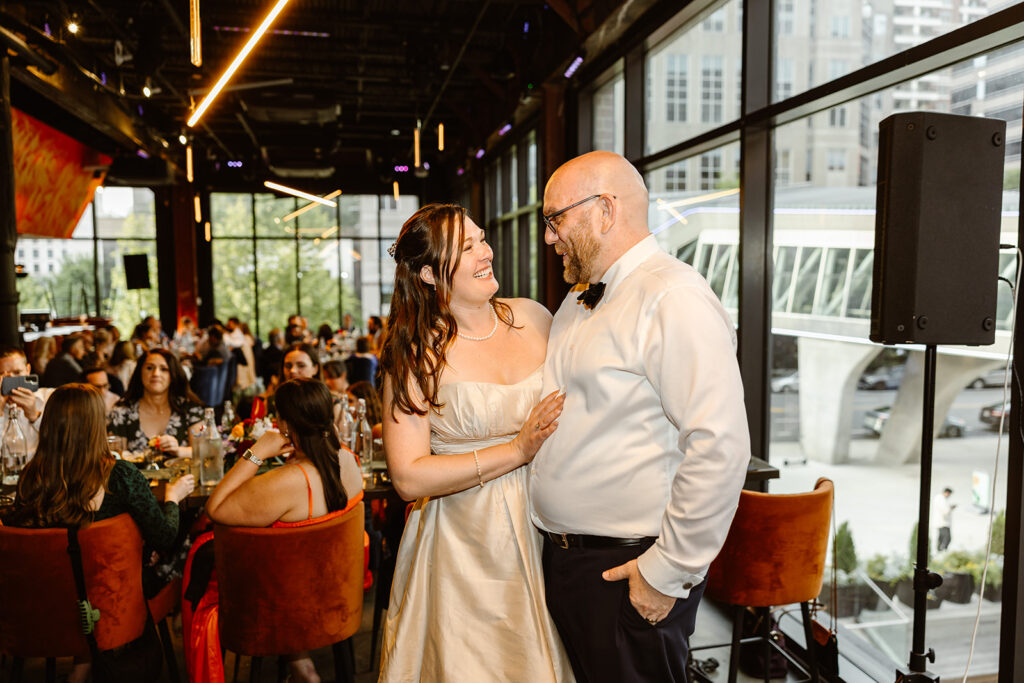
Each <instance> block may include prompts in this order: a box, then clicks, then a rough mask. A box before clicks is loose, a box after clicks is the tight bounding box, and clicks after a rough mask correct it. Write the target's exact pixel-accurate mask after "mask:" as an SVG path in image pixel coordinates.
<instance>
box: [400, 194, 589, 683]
mask: <svg viewBox="0 0 1024 683" xmlns="http://www.w3.org/2000/svg"><path fill="white" fill-rule="evenodd" d="M392 250H393V256H394V258H395V262H396V273H395V290H394V295H393V297H392V301H391V314H390V316H389V318H388V326H387V331H386V333H385V335H386V336H385V341H384V345H383V350H382V353H381V367H382V371H383V374H384V421H383V426H384V445H385V448H386V450H387V458H388V469H389V470H390V472H391V478H392V481H393V483H394V485H395V489H396V490H397V491H398V493H399V494H400V495H401V496H402V497H403V498H405V499H406V500H413V499H416V504H415V506H414V507H413V510H412V513H411V514H410V515H409V519H408V521H407V523H406V527H405V533H404V535H403V536H402V542H401V545H400V547H399V550H398V558H397V566H396V569H395V579H394V584H393V585H392V589H391V602H390V605H389V606H388V615H387V621H386V623H385V630H384V645H383V647H382V650H381V669H380V672H381V673H380V680H381V681H402V682H406V681H445V682H454V681H472V682H473V683H479V682H480V681H488V682H490V681H510V682H512V681H515V682H519V681H531V683H533V682H543V681H572V680H573V676H572V669H571V667H570V666H569V661H568V658H567V657H566V654H565V651H564V649H563V647H562V643H561V641H560V640H559V638H558V633H557V632H556V630H555V627H554V624H553V623H552V621H551V618H550V616H549V615H548V611H547V608H546V606H545V604H544V575H543V569H542V567H541V539H540V535H539V534H538V532H537V530H536V529H535V528H534V526H533V524H532V522H531V520H530V515H529V504H528V502H527V498H526V495H527V489H528V487H527V481H526V479H527V476H528V475H527V468H525V467H523V465H525V464H526V463H528V462H530V461H531V460H532V459H533V456H534V455H535V454H536V453H537V449H538V448H539V447H540V445H541V443H543V441H544V440H545V439H546V438H547V437H548V436H550V435H551V434H552V433H553V432H554V430H555V429H556V428H557V426H558V423H557V418H558V415H559V413H561V410H562V403H563V400H564V396H561V395H558V394H557V393H552V394H550V395H549V396H546V397H545V398H544V399H543V400H539V399H540V396H539V394H540V387H541V367H542V366H543V364H544V356H545V351H546V346H547V336H548V329H549V327H550V325H551V315H550V314H549V313H548V311H547V310H546V309H545V308H544V307H543V306H541V305H540V304H538V303H536V302H534V301H531V300H528V299H496V298H494V294H495V292H496V291H497V289H498V283H497V281H496V280H495V279H494V275H493V273H492V272H491V259H492V257H493V252H492V251H491V248H490V246H489V245H488V244H487V242H486V240H485V239H484V234H483V231H482V230H481V229H480V228H479V227H478V226H477V225H476V224H475V223H473V221H472V220H471V219H469V218H468V217H467V216H466V212H465V210H464V209H462V208H461V207H458V206H453V205H439V204H431V205H429V206H425V207H423V208H422V209H420V210H419V211H418V212H416V214H415V215H413V216H412V217H411V218H410V219H409V220H408V221H406V223H405V225H404V226H403V227H402V231H401V233H400V234H399V237H398V241H397V242H396V243H395V245H394V247H393V248H392Z"/></svg>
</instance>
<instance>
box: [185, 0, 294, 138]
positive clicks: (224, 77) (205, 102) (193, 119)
mask: <svg viewBox="0 0 1024 683" xmlns="http://www.w3.org/2000/svg"><path fill="white" fill-rule="evenodd" d="M289 1H290V0H277V2H276V3H274V6H273V7H272V8H271V9H270V12H268V13H267V16H266V17H265V18H264V19H263V21H262V22H261V23H260V25H259V27H258V28H257V29H256V30H255V31H253V32H252V35H251V36H249V40H247V41H246V42H245V45H243V46H242V49H241V50H239V51H238V54H237V55H235V58H234V59H233V60H231V64H229V65H228V68H227V69H225V70H224V73H223V74H221V76H220V78H219V79H217V83H216V84H215V85H214V86H213V88H212V89H211V90H210V92H209V94H208V95H207V96H206V97H204V98H203V99H202V101H201V102H200V103H199V106H198V107H196V110H195V111H194V112H192V116H190V117H189V119H188V126H189V128H192V127H193V126H195V125H196V124H197V123H199V119H200V118H202V116H203V114H204V113H205V112H206V110H207V109H209V108H210V105H211V104H213V102H214V100H216V99H217V96H218V95H219V94H220V91H221V90H223V89H224V86H225V85H227V84H228V81H229V80H231V77H232V76H234V74H235V72H236V71H238V67H240V66H241V65H242V62H244V61H245V58H246V57H248V56H249V53H250V52H252V50H253V48H254V47H256V44H257V43H258V42H260V38H262V37H263V34H264V33H266V32H267V29H268V28H270V25H271V24H272V23H274V19H276V18H277V16H278V15H279V14H280V13H281V12H282V11H283V10H284V8H285V6H286V5H287V4H288V2H289Z"/></svg>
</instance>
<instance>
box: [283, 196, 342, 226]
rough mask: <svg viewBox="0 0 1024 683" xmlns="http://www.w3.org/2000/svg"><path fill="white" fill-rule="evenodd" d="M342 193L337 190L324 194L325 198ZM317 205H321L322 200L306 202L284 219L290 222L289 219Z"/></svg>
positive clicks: (331, 197) (332, 197)
mask: <svg viewBox="0 0 1024 683" xmlns="http://www.w3.org/2000/svg"><path fill="white" fill-rule="evenodd" d="M340 194H341V190H335V191H334V192H331V193H330V194H325V195H324V196H323V199H334V198H335V197H337V196H338V195H340ZM316 206H320V202H310V203H309V204H306V205H305V206H302V207H299V208H298V209H295V210H294V211H292V212H291V213H290V214H288V215H287V216H285V217H284V219H283V220H284V221H285V222H288V221H290V220H292V219H293V218H298V217H299V216H301V215H302V214H304V213H306V212H307V211H309V210H310V209H312V208H313V207H316Z"/></svg>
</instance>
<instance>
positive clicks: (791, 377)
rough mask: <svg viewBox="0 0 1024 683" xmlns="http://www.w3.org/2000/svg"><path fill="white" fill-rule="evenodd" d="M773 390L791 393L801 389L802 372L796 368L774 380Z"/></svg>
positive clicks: (778, 392)
mask: <svg viewBox="0 0 1024 683" xmlns="http://www.w3.org/2000/svg"><path fill="white" fill-rule="evenodd" d="M772 391H773V392H775V393H776V394H780V393H781V394H791V393H795V392H797V391H800V373H799V372H798V371H796V370H794V371H793V372H791V373H789V374H788V375H783V376H781V377H776V378H775V379H773V380H772Z"/></svg>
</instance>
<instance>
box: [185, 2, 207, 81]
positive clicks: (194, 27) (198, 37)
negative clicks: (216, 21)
mask: <svg viewBox="0 0 1024 683" xmlns="http://www.w3.org/2000/svg"><path fill="white" fill-rule="evenodd" d="M188 25H189V47H190V48H191V50H190V58H191V60H192V66H196V67H198V66H202V65H203V37H202V25H201V24H200V22H199V0H189V2H188Z"/></svg>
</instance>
